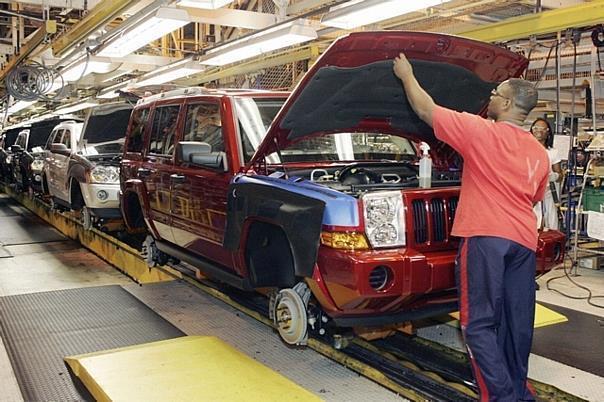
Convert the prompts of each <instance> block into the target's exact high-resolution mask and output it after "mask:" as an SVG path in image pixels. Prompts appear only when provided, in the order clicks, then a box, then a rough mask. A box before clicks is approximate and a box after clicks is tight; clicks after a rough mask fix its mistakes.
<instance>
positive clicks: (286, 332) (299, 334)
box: [271, 282, 310, 345]
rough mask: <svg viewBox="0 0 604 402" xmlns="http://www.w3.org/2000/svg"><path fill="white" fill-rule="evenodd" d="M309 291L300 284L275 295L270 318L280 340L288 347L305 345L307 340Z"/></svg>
mask: <svg viewBox="0 0 604 402" xmlns="http://www.w3.org/2000/svg"><path fill="white" fill-rule="evenodd" d="M309 299H310V290H309V289H308V287H307V286H306V284H305V283H303V282H301V283H298V284H297V285H296V286H294V288H293V289H291V288H287V289H282V290H281V291H280V292H279V294H278V295H277V297H276V299H275V302H274V305H273V306H274V307H273V309H274V310H273V311H272V314H271V316H272V318H273V320H274V322H275V325H276V327H277V330H278V331H279V335H280V336H281V338H282V339H283V340H284V341H285V342H286V343H288V344H290V345H305V344H306V340H307V339H308V313H307V308H308V300H309Z"/></svg>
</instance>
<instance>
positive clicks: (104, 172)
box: [90, 166, 120, 183]
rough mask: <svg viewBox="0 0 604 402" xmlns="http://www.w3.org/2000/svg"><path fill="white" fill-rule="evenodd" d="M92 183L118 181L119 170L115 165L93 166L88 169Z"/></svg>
mask: <svg viewBox="0 0 604 402" xmlns="http://www.w3.org/2000/svg"><path fill="white" fill-rule="evenodd" d="M90 178H91V179H92V182H93V183H119V182H120V172H119V169H118V167H117V166H95V167H94V168H93V169H92V170H91V171H90Z"/></svg>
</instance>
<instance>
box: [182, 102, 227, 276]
mask: <svg viewBox="0 0 604 402" xmlns="http://www.w3.org/2000/svg"><path fill="white" fill-rule="evenodd" d="M184 108H185V110H184V113H182V114H183V116H185V122H184V130H183V133H182V136H181V137H180V138H181V141H194V142H204V143H207V144H209V145H210V146H211V148H212V152H222V153H224V152H225V151H226V149H225V140H224V134H223V132H222V118H221V111H220V110H221V108H220V103H219V102H218V100H217V99H206V100H203V101H199V100H195V101H191V103H187V104H185V105H184ZM225 163H226V159H225ZM175 164H176V170H177V171H178V173H177V174H176V175H174V176H173V177H172V187H171V198H172V211H171V212H172V231H173V233H174V242H175V243H176V244H177V245H179V246H180V247H183V248H185V249H187V250H189V251H192V252H194V253H196V254H198V255H201V256H204V257H206V258H209V259H211V260H213V261H216V262H218V263H220V264H222V265H224V266H227V267H232V258H231V254H230V252H228V251H226V249H225V248H223V247H222V241H223V238H224V231H225V226H226V203H227V192H228V186H229V182H230V179H231V177H232V174H230V173H229V172H225V171H224V169H223V168H211V167H208V166H202V165H193V164H191V163H189V162H188V161H183V160H179V159H178V156H177V157H176V158H175Z"/></svg>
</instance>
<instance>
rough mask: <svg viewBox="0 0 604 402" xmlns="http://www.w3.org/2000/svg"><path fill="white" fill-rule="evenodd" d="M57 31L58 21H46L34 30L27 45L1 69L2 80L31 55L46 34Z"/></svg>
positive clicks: (0, 79)
mask: <svg viewBox="0 0 604 402" xmlns="http://www.w3.org/2000/svg"><path fill="white" fill-rule="evenodd" d="M55 32H57V22H56V21H45V22H44V25H42V26H41V27H40V28H38V29H37V30H36V32H34V34H33V35H32V36H31V38H30V39H29V40H28V41H27V43H26V44H25V45H23V46H22V47H21V49H20V50H19V53H17V54H16V55H15V56H13V58H12V59H11V60H10V61H9V62H8V63H7V64H6V66H5V67H4V68H3V69H2V71H0V81H4V79H5V78H6V76H7V74H8V72H9V71H10V70H12V69H13V68H14V67H15V66H16V65H17V64H19V63H20V62H21V61H23V60H24V59H25V58H26V57H27V56H29V55H30V54H31V53H32V52H33V51H34V50H36V48H37V47H38V46H39V45H40V44H41V43H42V42H43V41H44V39H45V38H46V35H48V34H53V33H55Z"/></svg>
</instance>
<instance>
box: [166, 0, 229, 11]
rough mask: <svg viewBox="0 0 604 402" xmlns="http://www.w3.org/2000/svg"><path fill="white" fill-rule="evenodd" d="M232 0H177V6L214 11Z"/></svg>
mask: <svg viewBox="0 0 604 402" xmlns="http://www.w3.org/2000/svg"><path fill="white" fill-rule="evenodd" d="M232 2H233V0H178V1H177V2H176V4H177V5H179V6H181V7H193V8H205V9H210V10H213V9H216V8H220V7H222V6H226V5H227V4H230V3H232Z"/></svg>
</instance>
